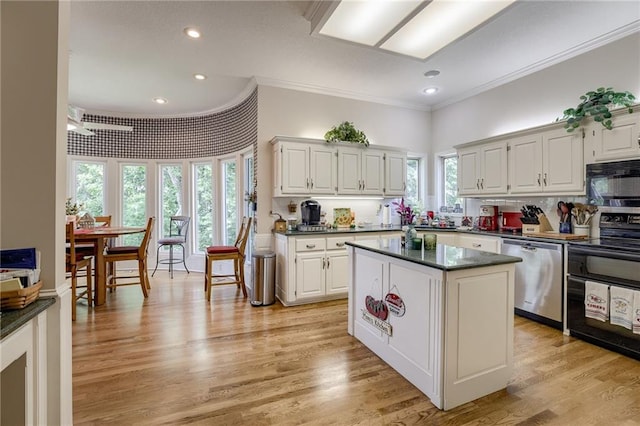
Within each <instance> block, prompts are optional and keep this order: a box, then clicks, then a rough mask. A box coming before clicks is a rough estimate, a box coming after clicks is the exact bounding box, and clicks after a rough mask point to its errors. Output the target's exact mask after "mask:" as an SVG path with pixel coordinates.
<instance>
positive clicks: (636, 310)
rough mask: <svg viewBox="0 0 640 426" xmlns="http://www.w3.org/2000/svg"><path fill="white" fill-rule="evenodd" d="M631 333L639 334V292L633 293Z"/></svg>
mask: <svg viewBox="0 0 640 426" xmlns="http://www.w3.org/2000/svg"><path fill="white" fill-rule="evenodd" d="M633 332H634V333H636V334H640V291H638V290H636V291H634V292H633Z"/></svg>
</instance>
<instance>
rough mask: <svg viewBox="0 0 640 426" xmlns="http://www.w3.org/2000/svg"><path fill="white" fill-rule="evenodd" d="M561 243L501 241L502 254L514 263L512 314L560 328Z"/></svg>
mask: <svg viewBox="0 0 640 426" xmlns="http://www.w3.org/2000/svg"><path fill="white" fill-rule="evenodd" d="M562 252H563V248H562V244H555V243H546V242H538V241H526V240H515V239H506V238H505V239H503V240H502V254H508V255H510V256H517V257H521V258H522V262H520V263H516V276H515V311H516V314H518V315H521V316H524V317H527V318H530V319H533V320H536V321H539V322H542V323H545V324H547V325H550V326H552V327H555V328H559V329H562V283H563V279H562Z"/></svg>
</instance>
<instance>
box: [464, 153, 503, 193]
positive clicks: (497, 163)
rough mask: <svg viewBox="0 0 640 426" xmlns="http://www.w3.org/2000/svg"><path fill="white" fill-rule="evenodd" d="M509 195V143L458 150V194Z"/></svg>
mask: <svg viewBox="0 0 640 426" xmlns="http://www.w3.org/2000/svg"><path fill="white" fill-rule="evenodd" d="M506 193H507V143H506V142H505V141H500V142H491V143H486V144H482V145H478V146H474V147H470V148H463V149H459V150H458V194H459V195H488V194H506Z"/></svg>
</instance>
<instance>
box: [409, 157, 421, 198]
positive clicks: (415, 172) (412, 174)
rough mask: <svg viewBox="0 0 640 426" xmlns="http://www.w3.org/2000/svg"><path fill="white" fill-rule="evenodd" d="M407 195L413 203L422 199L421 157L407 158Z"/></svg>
mask: <svg viewBox="0 0 640 426" xmlns="http://www.w3.org/2000/svg"><path fill="white" fill-rule="evenodd" d="M405 195H406V197H407V200H409V202H410V203H411V204H412V205H413V204H416V203H418V202H419V200H420V199H421V197H420V159H419V158H407V190H406V192H405Z"/></svg>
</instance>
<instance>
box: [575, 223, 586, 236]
mask: <svg viewBox="0 0 640 426" xmlns="http://www.w3.org/2000/svg"><path fill="white" fill-rule="evenodd" d="M573 233H574V234H576V235H586V236H589V233H590V227H589V225H573Z"/></svg>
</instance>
